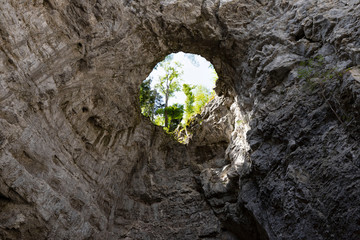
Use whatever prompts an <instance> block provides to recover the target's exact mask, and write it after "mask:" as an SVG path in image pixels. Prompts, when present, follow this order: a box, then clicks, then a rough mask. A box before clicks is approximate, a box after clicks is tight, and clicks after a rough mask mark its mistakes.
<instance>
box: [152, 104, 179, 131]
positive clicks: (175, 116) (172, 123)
mask: <svg viewBox="0 0 360 240" xmlns="http://www.w3.org/2000/svg"><path fill="white" fill-rule="evenodd" d="M165 110H166V112H167V115H168V119H169V124H168V127H167V130H168V131H169V132H172V131H174V130H175V129H176V128H177V126H178V125H179V124H180V122H181V120H182V118H183V114H184V105H182V104H178V103H175V104H173V105H171V106H169V107H167V108H162V109H159V110H158V113H160V114H163V113H164V112H165ZM158 121H160V119H158Z"/></svg>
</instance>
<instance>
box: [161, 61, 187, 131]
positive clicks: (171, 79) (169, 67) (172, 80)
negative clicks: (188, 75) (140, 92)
mask: <svg viewBox="0 0 360 240" xmlns="http://www.w3.org/2000/svg"><path fill="white" fill-rule="evenodd" d="M168 59H169V58H168ZM158 67H160V68H162V70H163V71H164V72H165V73H164V75H163V76H160V78H159V79H158V82H157V84H156V85H155V88H156V90H158V91H159V92H160V94H162V95H163V97H164V98H165V105H164V111H163V115H164V127H166V128H168V127H169V117H168V112H167V107H168V103H169V98H170V97H173V96H174V94H175V92H178V91H180V89H181V88H180V82H181V78H180V77H181V75H182V74H183V72H182V71H181V69H180V68H181V67H182V65H181V64H180V63H178V62H175V63H174V64H171V62H170V61H169V60H167V59H165V60H164V61H162V62H161V63H159V64H158V66H157V68H158Z"/></svg>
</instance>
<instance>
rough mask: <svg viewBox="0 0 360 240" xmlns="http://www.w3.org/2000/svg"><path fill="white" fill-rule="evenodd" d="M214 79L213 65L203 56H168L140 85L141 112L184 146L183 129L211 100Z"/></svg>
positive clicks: (181, 54)
mask: <svg viewBox="0 0 360 240" xmlns="http://www.w3.org/2000/svg"><path fill="white" fill-rule="evenodd" d="M217 79H218V74H217V73H216V70H215V68H214V66H213V64H211V63H210V62H209V61H208V60H206V59H205V58H204V57H202V56H200V55H197V54H191V53H184V52H177V53H171V54H169V55H167V56H166V57H165V58H164V59H163V60H162V61H161V62H159V63H157V64H156V65H155V67H154V68H153V70H152V72H151V73H150V74H149V76H148V77H147V78H146V79H145V80H144V81H143V82H142V84H141V85H140V96H139V101H140V108H141V113H142V115H143V116H145V117H148V118H149V119H150V121H151V122H152V123H154V124H155V125H157V126H161V127H163V129H164V130H165V131H166V132H167V133H170V134H172V135H173V136H174V137H175V138H176V139H177V140H178V141H179V142H181V143H187V139H188V137H189V136H188V135H189V133H188V132H187V131H186V127H187V126H188V125H189V124H193V122H194V120H195V117H196V116H197V115H198V114H201V112H202V110H203V109H204V106H205V105H206V104H207V103H208V102H210V101H211V100H212V99H214V98H215V95H216V93H215V90H214V88H215V83H216V81H217Z"/></svg>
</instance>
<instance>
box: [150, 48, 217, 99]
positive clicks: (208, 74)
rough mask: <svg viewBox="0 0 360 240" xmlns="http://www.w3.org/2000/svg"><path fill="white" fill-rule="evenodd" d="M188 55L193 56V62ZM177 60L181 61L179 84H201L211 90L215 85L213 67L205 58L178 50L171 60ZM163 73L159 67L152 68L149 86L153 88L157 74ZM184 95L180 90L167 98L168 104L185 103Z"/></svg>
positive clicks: (157, 77) (156, 80)
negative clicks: (181, 72)
mask: <svg viewBox="0 0 360 240" xmlns="http://www.w3.org/2000/svg"><path fill="white" fill-rule="evenodd" d="M189 55H193V56H194V60H195V63H194V62H193V61H191V60H190V58H189V57H187V56H189ZM174 61H175V62H179V63H181V64H182V65H183V66H182V70H183V74H182V76H181V79H182V81H181V86H182V85H183V84H184V83H186V84H192V85H203V86H204V87H206V88H207V89H208V90H209V91H212V90H213V88H214V87H215V81H214V78H215V75H214V70H213V69H214V68H213V66H212V65H211V63H210V62H209V61H207V60H206V59H205V58H203V57H201V56H199V55H195V54H190V53H183V52H178V53H174V54H173V58H172V59H171V62H174ZM161 75H164V71H162V69H161V68H158V69H154V70H153V71H152V72H151V73H150V75H149V77H152V79H153V81H152V83H151V88H152V89H154V86H155V84H156V83H157V82H158V79H159V76H161ZM185 99H186V96H185V94H184V93H183V92H182V91H179V92H177V93H175V96H174V97H172V98H170V99H169V105H172V104H174V103H180V104H184V103H185Z"/></svg>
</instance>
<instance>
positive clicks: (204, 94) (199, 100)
mask: <svg viewBox="0 0 360 240" xmlns="http://www.w3.org/2000/svg"><path fill="white" fill-rule="evenodd" d="M210 97H211V92H210V91H209V90H208V89H207V88H206V87H204V86H202V85H199V86H197V87H196V89H195V106H194V112H195V113H196V114H197V113H200V112H201V110H202V107H203V106H205V104H206V103H207V102H208V101H209V100H210Z"/></svg>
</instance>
